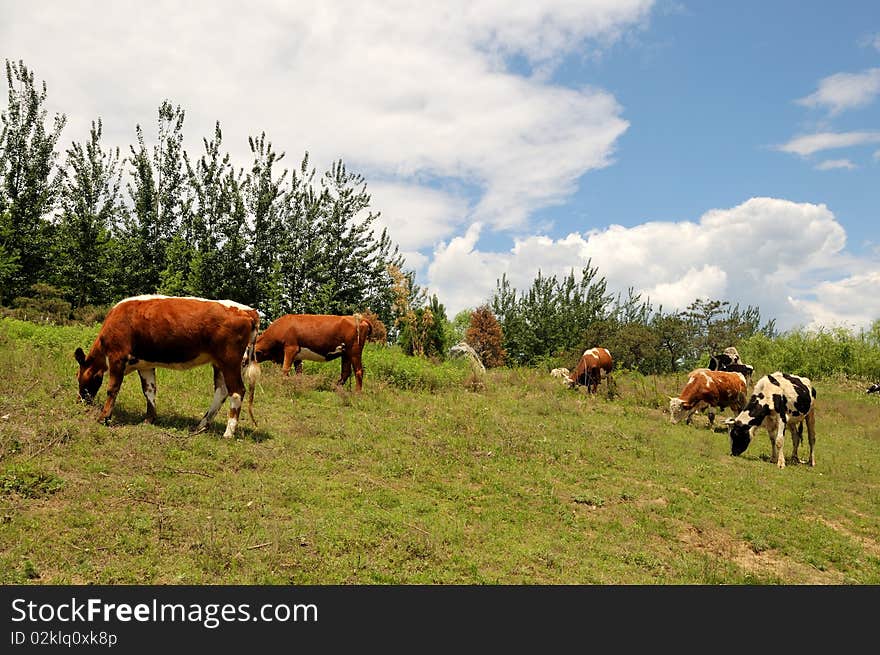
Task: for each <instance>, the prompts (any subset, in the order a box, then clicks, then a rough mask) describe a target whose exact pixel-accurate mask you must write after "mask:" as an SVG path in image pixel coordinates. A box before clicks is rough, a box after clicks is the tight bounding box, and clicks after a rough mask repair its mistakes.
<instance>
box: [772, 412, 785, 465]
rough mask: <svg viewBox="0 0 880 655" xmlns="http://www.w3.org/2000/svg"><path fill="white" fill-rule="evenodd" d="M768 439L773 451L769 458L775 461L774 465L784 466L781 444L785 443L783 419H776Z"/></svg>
mask: <svg viewBox="0 0 880 655" xmlns="http://www.w3.org/2000/svg"><path fill="white" fill-rule="evenodd" d="M770 441H771V442H772V444H773V447H772V450H773V452H772V453H771V455H770V459H772V460H774V461H775V462H776V466H778V467H779V468H781V469H784V468H785V454H784V453H783V452H782V446H783V444H784V443H785V421H783V420H781V419H778V420H777V421H776V430H775V434H773V433H771V434H770Z"/></svg>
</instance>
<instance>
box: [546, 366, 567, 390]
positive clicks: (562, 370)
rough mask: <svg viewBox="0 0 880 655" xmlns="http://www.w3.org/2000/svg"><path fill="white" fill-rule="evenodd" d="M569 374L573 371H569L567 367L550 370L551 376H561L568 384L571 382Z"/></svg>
mask: <svg viewBox="0 0 880 655" xmlns="http://www.w3.org/2000/svg"><path fill="white" fill-rule="evenodd" d="M569 375H571V371H569V370H568V369H567V368H554V369H553V370H552V371H550V377H554V378H559V379H560V381H561V382H562V383H563V384H564V385H566V386H567V385H568V384H569V382H571V380H570V378H569Z"/></svg>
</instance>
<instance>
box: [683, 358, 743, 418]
mask: <svg viewBox="0 0 880 655" xmlns="http://www.w3.org/2000/svg"><path fill="white" fill-rule="evenodd" d="M745 406H746V379H745V377H743V375H742V373H730V372H727V371H712V370H710V369H707V368H697V369H694V370H693V371H691V372H690V373H689V374H688V381H687V384H686V385H685V386H684V389H682V390H681V393H679V394H678V397H677V398H676V397H675V396H670V397H669V420H670V421H671V422H672V423H673V424H674V423H678V422H679V421H680V420H681V419H682V418H684V419H685V423H686V424H687V425H690V422H691V417H692V416H693V414H694V412H698V411H700V410H701V409H708V412H707V416H708V418H709V426H708V427H709V429H712V427H713V426H714V424H715V412H714V408H715V407H717V408H718V409H719V410H724V409H726V408H727V407H730V408H731V409H732V410H733V411H734V412H736V413H738V412H740V411H742V408H743V407H745Z"/></svg>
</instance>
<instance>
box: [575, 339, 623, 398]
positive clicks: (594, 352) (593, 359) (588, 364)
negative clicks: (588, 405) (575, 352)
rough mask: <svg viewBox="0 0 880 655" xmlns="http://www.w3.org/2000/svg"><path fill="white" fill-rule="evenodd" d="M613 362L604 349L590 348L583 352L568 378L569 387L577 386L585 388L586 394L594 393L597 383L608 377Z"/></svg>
mask: <svg viewBox="0 0 880 655" xmlns="http://www.w3.org/2000/svg"><path fill="white" fill-rule="evenodd" d="M613 366H614V360H613V359H612V357H611V353H610V352H608V350H607V349H606V348H590V349H589V350H585V351H584V354H583V355H581V358H580V361H578V365H577V367H576V368H575V369H574V373H572V374H571V375H570V376H569V378H568V381H569V386H570V387H572V388H574V387H576V386H577V385H579V384H582V385H584V386H585V387H586V388H587V393H591V392H592V393H596V391H597V389H598V388H599V381H600V380H601V379H602V377H609V376H610V375H611V369H612V367H613Z"/></svg>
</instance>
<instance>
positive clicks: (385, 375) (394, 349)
mask: <svg viewBox="0 0 880 655" xmlns="http://www.w3.org/2000/svg"><path fill="white" fill-rule="evenodd" d="M363 360H364V371H365V373H364V375H365V377H366V376H367V375H369V376H371V377H374V378H377V379H379V380H383V381H384V382H386V383H388V384H390V385H391V386H393V387H397V388H398V389H407V390H411V391H440V390H442V389H451V388H454V387H461V386H462V385H464V384H465V382H466V380H467V378H468V376H469V375H470V374H471V370H470V367H469V366H468V364H467V362H465V361H464V360H461V359H450V360H446V361H444V362H441V363H435V362H432V361H431V360H429V359H424V358H422V357H409V356H407V355H406V354H405V353H404V352H403V350H401V349H400V347H398V346H388V347H367V348H365V349H364V354H363Z"/></svg>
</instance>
